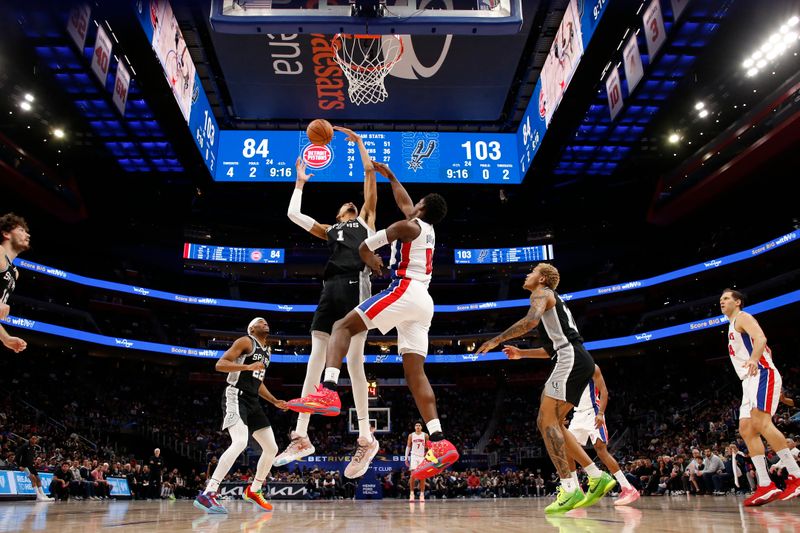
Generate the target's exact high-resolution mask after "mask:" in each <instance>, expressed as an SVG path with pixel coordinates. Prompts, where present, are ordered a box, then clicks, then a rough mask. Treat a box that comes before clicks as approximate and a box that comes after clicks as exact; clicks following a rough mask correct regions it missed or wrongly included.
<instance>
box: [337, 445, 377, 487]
mask: <svg viewBox="0 0 800 533" xmlns="http://www.w3.org/2000/svg"><path fill="white" fill-rule="evenodd" d="M356 442H357V443H358V446H357V447H356V451H355V453H354V454H353V458H352V459H351V460H350V464H348V465H347V467H346V468H345V469H344V477H346V478H350V479H355V478H357V477H361V476H363V475H364V474H365V473H366V472H367V469H369V464H370V463H371V462H372V458H373V457H375V454H377V453H378V450H379V449H380V446H378V439H376V438H375V437H372V442H368V441H367V439H366V437H358V440H357V441H356Z"/></svg>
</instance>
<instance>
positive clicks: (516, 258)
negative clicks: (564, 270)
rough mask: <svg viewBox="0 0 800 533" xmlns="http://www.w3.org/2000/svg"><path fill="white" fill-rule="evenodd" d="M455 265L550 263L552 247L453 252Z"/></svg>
mask: <svg viewBox="0 0 800 533" xmlns="http://www.w3.org/2000/svg"><path fill="white" fill-rule="evenodd" d="M454 254H455V262H456V264H457V265H483V264H493V263H532V262H534V261H550V260H552V259H553V258H554V257H553V245H552V244H546V245H542V246H523V247H521V248H467V249H456V250H454Z"/></svg>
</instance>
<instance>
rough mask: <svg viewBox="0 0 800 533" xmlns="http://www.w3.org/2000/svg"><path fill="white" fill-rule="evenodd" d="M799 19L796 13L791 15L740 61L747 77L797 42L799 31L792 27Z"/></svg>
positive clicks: (756, 72) (750, 76)
mask: <svg viewBox="0 0 800 533" xmlns="http://www.w3.org/2000/svg"><path fill="white" fill-rule="evenodd" d="M798 21H800V17H798V16H797V15H795V16H792V17H791V18H790V19H789V20H787V21H786V23H785V24H782V25H781V26H780V28H779V29H778V30H777V31H775V32H773V33H771V34H770V36H769V37H768V38H767V39H766V41H764V42H763V43H762V44H761V46H759V47H758V49H757V50H755V51H754V52H753V53H752V54H750V56H749V57H747V58H745V59H744V61H742V68H743V69H744V70H745V71H746V72H747V77H749V78H752V77H753V76H755V75H756V74H758V72H759V71H760V70H762V69H764V68H765V67H766V66H767V64H768V63H769V62H775V61H776V60H777V59H778V58H779V57H780V56H781V55H782V54H783V53H784V52H786V51H787V50H788V49H789V48H790V47H792V46H794V45H795V43H797V40H798V37H800V33H798V32H797V31H795V30H794V29H793V28H794V27H795V26H796V25H797V24H798Z"/></svg>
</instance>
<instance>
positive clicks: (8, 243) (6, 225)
mask: <svg viewBox="0 0 800 533" xmlns="http://www.w3.org/2000/svg"><path fill="white" fill-rule="evenodd" d="M30 247H31V235H30V233H28V224H27V223H26V222H25V219H24V218H22V217H20V216H17V215H15V214H14V213H6V214H5V215H3V216H1V217H0V319H4V318H6V317H7V316H8V315H9V313H10V312H11V307H10V306H9V305H8V299H9V298H10V297H11V293H12V292H14V288H15V287H16V285H17V279H18V278H19V270H18V269H17V267H15V266H14V259H16V258H17V256H18V255H19V254H21V253H22V252H24V251H26V250H27V249H29V248H30ZM0 341H2V343H3V345H4V346H5V347H6V348H8V349H9V350H12V351H14V352H16V353H19V352H21V351H22V350H24V349H25V348H27V346H28V343H27V342H25V341H24V340H22V339H20V338H19V337H13V336H11V335H9V334H8V332H7V331H6V330H5V328H3V326H2V324H0Z"/></svg>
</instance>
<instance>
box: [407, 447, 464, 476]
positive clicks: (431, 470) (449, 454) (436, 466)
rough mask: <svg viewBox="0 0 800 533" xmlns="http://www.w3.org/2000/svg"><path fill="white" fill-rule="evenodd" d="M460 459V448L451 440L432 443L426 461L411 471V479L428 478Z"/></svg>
mask: <svg viewBox="0 0 800 533" xmlns="http://www.w3.org/2000/svg"><path fill="white" fill-rule="evenodd" d="M456 461H458V450H456V447H455V446H453V444H452V443H451V442H450V441H449V440H444V439H442V440H438V441H436V442H433V441H432V442H431V443H430V448H429V449H428V453H426V454H425V461H424V462H422V463H421V464H420V465H419V466H418V467H417V469H416V470H414V471H413V472H411V479H428V478H429V477H433V476H435V475H436V474H438V473H439V472H441V471H442V470H444V469H445V468H448V467H449V466H450V465H452V464H453V463H455V462H456Z"/></svg>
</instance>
